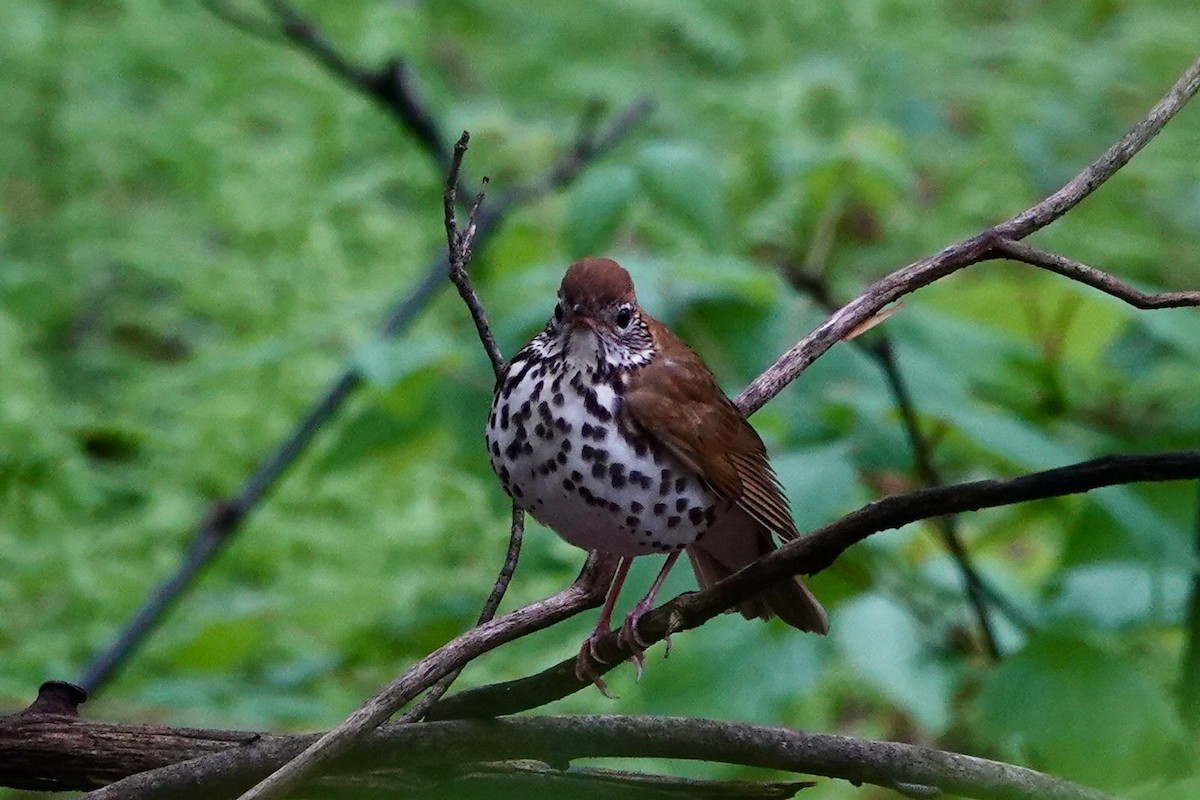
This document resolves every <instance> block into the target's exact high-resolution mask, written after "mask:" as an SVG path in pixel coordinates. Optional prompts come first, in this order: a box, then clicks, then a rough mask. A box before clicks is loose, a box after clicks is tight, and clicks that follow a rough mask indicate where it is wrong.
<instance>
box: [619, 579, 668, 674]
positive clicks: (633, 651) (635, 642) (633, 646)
mask: <svg viewBox="0 0 1200 800" xmlns="http://www.w3.org/2000/svg"><path fill="white" fill-rule="evenodd" d="M649 612H650V603H649V602H647V599H643V600H640V601H638V603H637V605H635V606H634V607H633V608H631V609H630V610H629V613H628V614H626V615H625V622H624V623H623V624H622V625H621V633H620V634H618V637H619V638H620V640H621V643H622V644H624V645H625V646H626V647H627V648H629V653H630V656H629V657H630V658H631V659H633V663H634V666H636V667H637V679H638V680H639V681H640V680H641V679H642V671H643V669H644V668H645V666H646V658H645V656H644V655H643V653H645V652H646V648H647V647H649V646H650V645H651V642H647V641H644V640H643V639H642V637H641V636H640V635H639V634H638V629H637V627H638V623H639V622H641V621H642V617H644V616H646V614H648V613H649ZM669 647H670V642H669V640H668V648H669Z"/></svg>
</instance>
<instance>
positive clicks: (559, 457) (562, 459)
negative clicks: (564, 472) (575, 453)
mask: <svg viewBox="0 0 1200 800" xmlns="http://www.w3.org/2000/svg"><path fill="white" fill-rule="evenodd" d="M554 460H555V461H557V462H558V463H559V464H566V463H567V454H566V453H564V452H562V451H561V450H560V451H558V455H556V456H555V457H554Z"/></svg>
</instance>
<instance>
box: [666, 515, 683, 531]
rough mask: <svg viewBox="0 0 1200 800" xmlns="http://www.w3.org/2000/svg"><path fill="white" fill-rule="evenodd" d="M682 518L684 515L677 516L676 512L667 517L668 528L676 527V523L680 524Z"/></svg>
mask: <svg viewBox="0 0 1200 800" xmlns="http://www.w3.org/2000/svg"><path fill="white" fill-rule="evenodd" d="M682 520H683V517H677V516H675V515H674V514H672V515H671V516H669V517H667V527H668V528H674V527H675V526H676V525H678V524H679V523H680V522H681V521H682Z"/></svg>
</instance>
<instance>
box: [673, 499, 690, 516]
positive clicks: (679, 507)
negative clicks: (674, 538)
mask: <svg viewBox="0 0 1200 800" xmlns="http://www.w3.org/2000/svg"><path fill="white" fill-rule="evenodd" d="M687 506H688V501H687V498H686V497H681V498H679V499H678V500H676V501H675V510H676V511H678V512H679V513H680V514H682V513H683V510H684V509H685V508H687Z"/></svg>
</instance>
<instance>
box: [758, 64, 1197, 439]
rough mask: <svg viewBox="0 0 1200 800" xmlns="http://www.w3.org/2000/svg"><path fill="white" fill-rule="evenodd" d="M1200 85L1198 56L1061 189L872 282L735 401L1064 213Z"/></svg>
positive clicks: (762, 397)
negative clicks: (895, 304)
mask: <svg viewBox="0 0 1200 800" xmlns="http://www.w3.org/2000/svg"><path fill="white" fill-rule="evenodd" d="M1198 89H1200V59H1197V60H1196V61H1193V62H1192V63H1191V65H1189V66H1188V68H1187V69H1186V70H1184V72H1183V75H1181V76H1180V78H1179V80H1177V81H1176V82H1175V84H1174V85H1173V86H1172V87H1171V88H1170V90H1168V92H1167V93H1166V95H1164V96H1163V98H1162V99H1161V100H1159V101H1158V103H1156V104H1155V106H1154V108H1152V109H1151V110H1150V112H1149V113H1148V114H1147V115H1146V117H1145V118H1144V119H1142V120H1141V121H1140V122H1138V123H1137V124H1136V125H1134V126H1133V128H1132V129H1130V131H1129V132H1128V133H1127V134H1125V136H1123V137H1122V138H1121V140H1120V141H1118V142H1117V143H1116V144H1114V145H1112V147H1110V148H1108V150H1106V151H1104V153H1103V154H1101V155H1100V157H1099V158H1097V159H1096V160H1095V161H1093V162H1092V163H1091V164H1089V165H1088V166H1087V167H1086V168H1085V169H1084V170H1083V171H1082V172H1080V173H1079V174H1078V175H1076V176H1075V177H1074V178H1072V179H1071V180H1070V181H1068V182H1067V183H1066V184H1065V185H1063V187H1062V188H1060V189H1059V190H1058V191H1056V192H1054V193H1053V194H1051V195H1050V196H1049V197H1047V198H1046V199H1044V200H1042V201H1041V202H1040V203H1038V204H1036V205H1034V206H1031V207H1030V208H1027V209H1025V210H1024V211H1022V212H1021V213H1019V214H1017V215H1015V216H1013V217H1011V218H1009V219H1008V220H1005V221H1004V222H1001V223H1000V224H998V225H995V226H993V227H991V228H989V229H987V230H986V231H983V232H982V233H978V234H976V235H974V236H972V237H970V238H968V239H963V240H962V241H960V242H957V243H955V244H952V245H950V246H949V247H947V248H945V249H943V250H942V251H941V252H940V253H937V254H936V255H933V256H930V257H929V258H924V259H921V260H920V261H915V262H913V263H912V264H909V265H908V266H906V267H902V268H900V269H898V270H896V271H895V272H893V273H891V274H890V275H886V276H884V277H883V278H881V279H879V280H878V281H876V282H875V283H873V284H871V286H869V287H868V288H867V289H866V291H864V292H863V293H862V294H860V295H859V296H858V297H856V298H854V299H853V300H851V301H850V302H849V303H847V304H846V305H844V306H842V308H841V309H840V310H838V311H837V312H836V313H834V314H833V315H832V316H830V317H829V319H827V320H825V322H823V323H821V324H820V325H818V326H817V328H816V329H814V330H813V331H812V332H811V333H809V334H808V335H807V336H805V337H804V338H803V339H801V340H800V341H799V342H797V343H796V344H794V345H793V346H792V347H791V348H790V349H789V350H788V351H787V352H786V353H784V354H783V355H782V356H780V357H779V358H778V359H776V361H775V363H774V364H772V365H771V366H770V367H768V368H767V369H766V371H764V372H763V373H762V374H761V375H759V376H758V377H757V378H756V379H755V380H754V381H753V382H752V383H751V384H750V385H749V386H747V387H746V388H745V389H743V390H742V393H741V394H739V395H738V396H737V398H736V399H735V400H734V402H735V403H736V405H737V406H738V408H740V409H741V410H742V413H744V414H746V415H747V416H749V415H750V414H753V413H754V412H755V411H757V410H758V409H760V408H762V407H763V405H765V404H766V402H767V401H768V400H770V399H771V398H772V397H774V396H775V395H777V394H779V393H780V392H781V391H783V388H784V387H785V386H787V385H788V384H789V383H791V382H792V381H793V380H795V379H796V377H797V376H799V375H800V373H801V372H803V371H804V370H806V369H808V367H809V366H810V365H811V364H812V363H813V362H814V361H816V360H817V359H818V358H819V357H820V356H821V355H822V354H824V353H825V352H826V351H828V350H829V348H831V347H833V346H834V345H835V344H837V343H838V342H840V341H841V340H842V339H844V338H846V336H847V334H849V333H850V332H851V331H853V330H854V329H855V328H856V327H858V326H859V325H861V324H862V323H863V322H865V321H866V320H868V319H870V318H871V317H873V316H874V315H875V314H878V313H879V312H880V311H881V310H882V309H883V308H884V306H886V305H888V304H889V303H892V302H895V301H896V300H897V299H899V298H901V297H903V296H904V295H906V294H911V293H912V292H915V291H916V290H917V289H920V288H922V287H925V286H928V285H929V284H931V283H933V282H934V281H937V280H940V279H941V278H944V277H946V276H947V275H951V274H953V273H955V272H957V271H958V270H960V269H964V268H966V267H969V266H971V265H972V264H977V263H979V262H980V261H983V260H985V259H987V258H990V257H992V255H993V254H994V253H995V252H996V248H997V246H998V245H1000V244H1002V243H1003V241H1005V240H1012V241H1017V240H1020V239H1024V238H1025V237H1026V236H1029V235H1030V234H1031V233H1033V232H1035V231H1038V230H1040V229H1042V228H1044V227H1046V226H1047V225H1049V224H1050V223H1052V222H1054V221H1055V220H1057V219H1058V218H1060V217H1061V216H1062V215H1063V214H1065V213H1067V212H1068V211H1070V210H1071V209H1072V208H1074V207H1075V206H1076V205H1078V204H1079V203H1080V201H1082V200H1083V199H1084V198H1085V197H1087V196H1088V195H1089V194H1091V193H1092V192H1093V191H1095V190H1096V189H1097V188H1099V187H1100V186H1101V184H1103V183H1104V182H1105V181H1107V180H1108V179H1109V178H1111V177H1112V176H1113V175H1114V174H1115V173H1116V172H1117V170H1119V169H1120V168H1121V167H1123V166H1125V164H1127V163H1128V162H1129V159H1131V158H1133V156H1134V155H1136V154H1137V152H1138V151H1140V150H1141V149H1142V148H1143V147H1145V146H1146V145H1147V144H1148V143H1149V142H1150V140H1151V139H1153V138H1154V136H1155V135H1156V134H1158V132H1159V131H1161V130H1162V128H1163V126H1164V125H1166V124H1167V122H1169V121H1170V120H1171V118H1172V117H1173V116H1175V114H1176V113H1177V112H1178V111H1179V109H1181V108H1182V107H1183V106H1184V104H1185V103H1187V101H1188V100H1190V99H1191V98H1192V97H1193V96H1194V95H1195V94H1196V91H1197V90H1198ZM1063 274H1066V273H1063ZM1068 277H1074V276H1070V275H1068Z"/></svg>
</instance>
